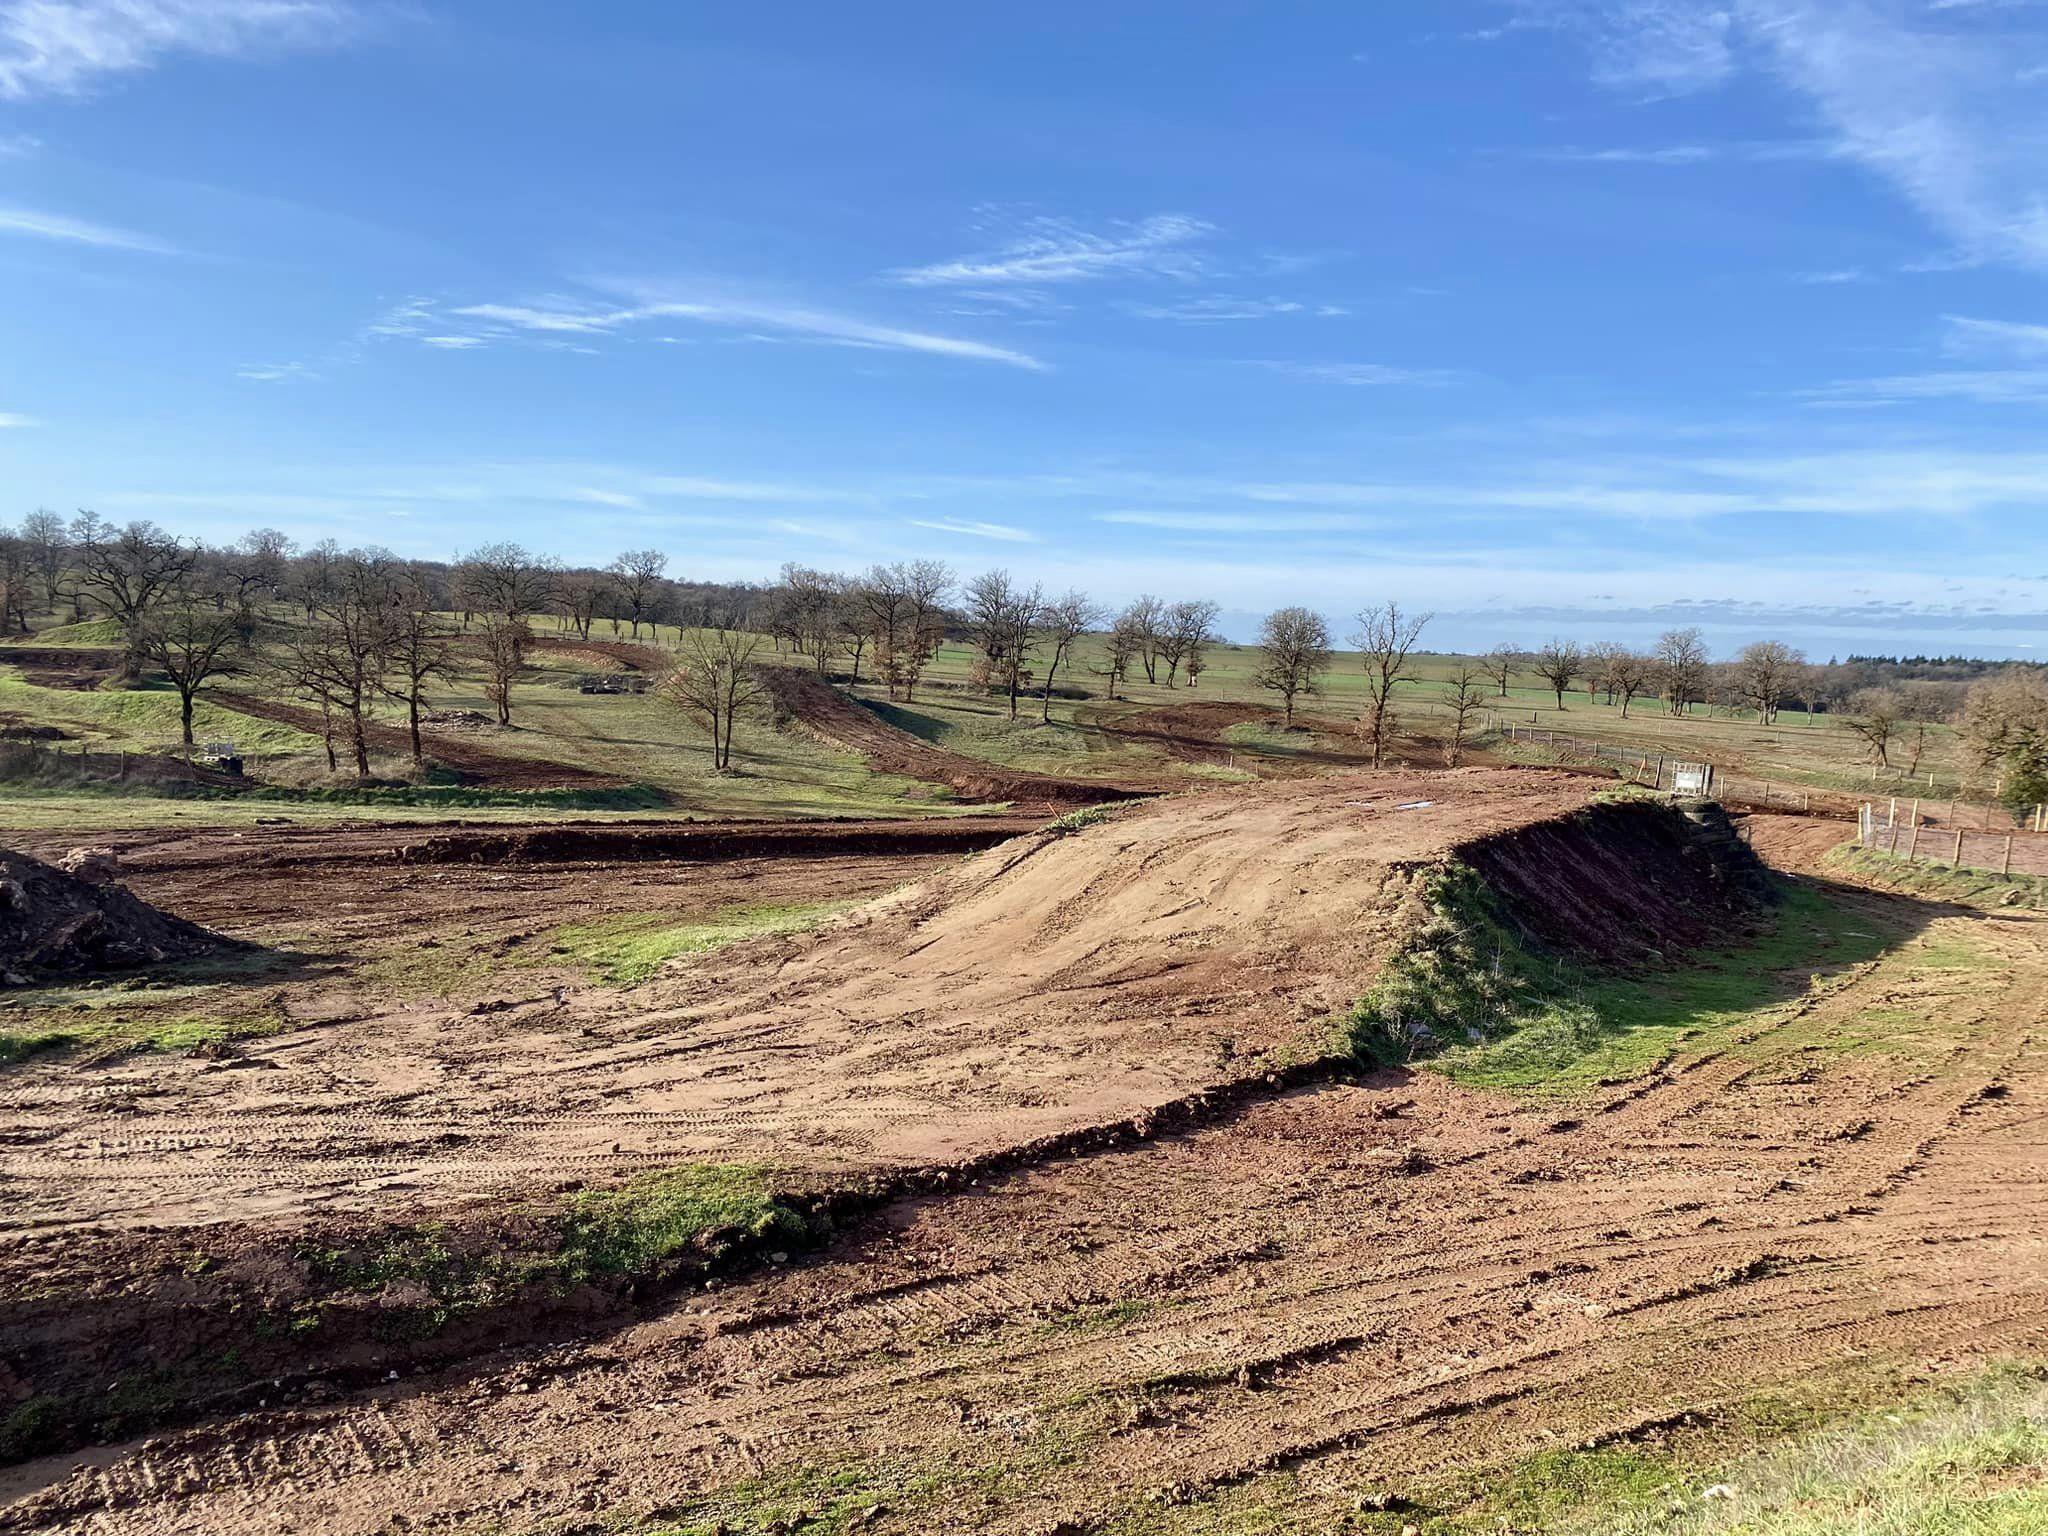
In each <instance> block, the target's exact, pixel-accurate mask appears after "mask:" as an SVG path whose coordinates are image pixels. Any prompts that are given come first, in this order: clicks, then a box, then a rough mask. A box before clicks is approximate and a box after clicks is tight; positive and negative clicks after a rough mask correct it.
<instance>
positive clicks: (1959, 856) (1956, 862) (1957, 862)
mask: <svg viewBox="0 0 2048 1536" xmlns="http://www.w3.org/2000/svg"><path fill="white" fill-rule="evenodd" d="M1948 867H1949V868H1950V869H1961V868H1962V867H1963V829H1962V828H1961V827H1957V828H1956V852H1955V857H1954V858H1952V859H1950V860H1949V861H1948Z"/></svg>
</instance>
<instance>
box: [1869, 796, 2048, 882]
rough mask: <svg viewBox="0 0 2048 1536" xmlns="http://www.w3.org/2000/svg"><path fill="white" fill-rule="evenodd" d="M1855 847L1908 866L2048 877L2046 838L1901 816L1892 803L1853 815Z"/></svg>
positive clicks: (1911, 810) (1907, 812)
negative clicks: (1881, 854)
mask: <svg viewBox="0 0 2048 1536" xmlns="http://www.w3.org/2000/svg"><path fill="white" fill-rule="evenodd" d="M1971 809H1975V808H1974V807H1972V808H1971ZM2037 820H2038V817H2037ZM1856 842H1857V845H1858V846H1859V847H1862V848H1868V849H1871V850H1873V851H1875V852H1878V853H1887V854H1890V855H1891V856H1892V857H1894V858H1898V859H1904V860H1905V861H1906V862H1907V863H1908V864H1934V865H1939V866H1941V867H1943V868H1947V869H1978V870H1983V871H1985V872H1986V873H1988V874H2000V875H2048V833H2044V832H2041V831H2030V830H2025V829H2022V828H2019V827H2015V826H2013V825H2011V823H2010V821H2008V823H2007V825H2006V826H2005V827H2004V828H2002V829H1992V828H1988V827H1983V826H1975V825H1964V823H1963V821H1961V820H1951V821H1949V822H1946V823H1943V822H1939V821H1936V820H1935V819H1934V818H1932V817H1929V816H1926V815H1924V814H1922V813H1921V812H1920V811H1918V810H1917V809H1916V808H1915V807H1914V806H1912V805H1911V804H1908V805H1907V806H1906V808H1905V809H1904V810H1903V811H1902V810H1901V809H1900V802H1898V801H1896V800H1894V801H1890V802H1885V801H1871V800H1866V801H1865V802H1864V803H1863V805H1862V806H1861V807H1860V808H1859V809H1858V811H1857V813H1856Z"/></svg>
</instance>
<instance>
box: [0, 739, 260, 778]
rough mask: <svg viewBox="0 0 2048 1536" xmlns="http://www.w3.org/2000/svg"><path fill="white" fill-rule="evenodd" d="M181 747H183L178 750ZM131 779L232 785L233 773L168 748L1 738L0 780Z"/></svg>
mask: <svg viewBox="0 0 2048 1536" xmlns="http://www.w3.org/2000/svg"><path fill="white" fill-rule="evenodd" d="M180 750H182V749H180ZM36 780H49V781H53V782H55V781H59V780H61V781H65V782H78V781H85V782H90V783H107V784H125V783H131V782H143V783H164V782H168V781H173V780H176V781H179V782H183V783H191V784H223V785H232V784H235V783H238V782H239V780H238V779H237V778H236V777H235V776H234V775H233V774H231V773H227V772H223V771H222V770H221V769H219V768H217V767H215V766H213V765H212V764H209V763H206V762H204V761H200V762H194V761H191V760H189V759H187V758H185V757H181V756H178V755H176V754H175V753H172V752H168V751H167V752H99V751H94V750H92V749H91V748H89V747H87V746H86V745H85V743H83V742H80V743H79V744H78V745H77V746H76V747H72V746H70V745H69V744H68V743H64V742H56V741H50V742H43V741H0V781H16V782H21V781H36Z"/></svg>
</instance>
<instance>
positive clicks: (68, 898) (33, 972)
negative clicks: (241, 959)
mask: <svg viewBox="0 0 2048 1536" xmlns="http://www.w3.org/2000/svg"><path fill="white" fill-rule="evenodd" d="M77 864H78V870H79V872H78V873H76V874H73V873H70V872H67V871H66V870H63V869H59V868H58V867H57V866H56V865H54V864H45V863H44V862H43V861H42V860H41V859H32V858H30V857H29V856H28V855H27V854H23V853H16V852H14V851H13V850H11V849H7V848H0V985H7V986H21V985H23V984H25V983H27V982H29V981H32V980H34V979H35V978H36V977H38V976H50V975H80V974H84V973H87V972H91V971H101V970H117V969H122V968H125V967H129V966H137V965H152V964H158V963H161V962H163V961H165V960H183V959H188V958H190V957H191V956H193V955H202V954H205V953H207V952H208V951H209V950H212V949H214V948H216V947H218V945H219V944H220V943H221V942H222V941H221V940H220V939H218V938H217V937H215V936H214V935H213V934H211V933H208V932H207V931H206V930H205V929H204V928H200V927H198V926H196V925H195V924H192V923H188V922H186V921H185V920H184V919H183V918H177V917H172V916H171V915H170V914H169V913H168V912H161V911H158V910H157V909H156V908H155V907H153V906H151V905H150V904H149V903H148V902H146V901H144V900H142V899H141V898H140V897H138V896H136V895H135V894H134V893H133V892H131V891H129V890H128V889H126V888H125V887H123V886H121V885H118V884H116V883H114V880H113V878H112V876H113V871H112V869H111V868H110V867H109V864H108V861H107V860H106V858H105V856H104V855H103V854H98V853H89V854H87V855H86V856H84V857H81V858H80V859H79V860H78V861H77Z"/></svg>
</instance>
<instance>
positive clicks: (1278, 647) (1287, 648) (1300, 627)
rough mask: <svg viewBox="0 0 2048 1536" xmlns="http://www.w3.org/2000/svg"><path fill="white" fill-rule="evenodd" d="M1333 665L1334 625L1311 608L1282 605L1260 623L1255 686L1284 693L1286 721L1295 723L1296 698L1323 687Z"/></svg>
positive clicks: (1253, 681)
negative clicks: (1323, 677) (1331, 658)
mask: <svg viewBox="0 0 2048 1536" xmlns="http://www.w3.org/2000/svg"><path fill="white" fill-rule="evenodd" d="M1329 667H1330V625H1329V622H1328V621H1327V620H1326V619H1324V617H1323V616H1322V615H1321V614H1320V613H1317V612H1315V611H1314V610H1312V609H1308V608H1278V609H1275V610H1274V611H1273V612H1271V613H1269V614H1267V615H1266V617H1265V620H1264V622H1262V623H1261V624H1260V625H1259V665H1258V669H1257V670H1256V671H1254V672H1253V673H1252V683H1253V686H1255V687H1259V688H1267V689H1271V690H1272V691H1273V692H1274V693H1277V694H1279V695H1280V706H1281V709H1282V711H1283V714H1284V718H1285V724H1286V725H1287V726H1289V727H1290V728H1291V727H1292V726H1293V724H1294V701H1295V700H1296V699H1297V698H1298V697H1302V696H1304V695H1306V696H1309V697H1313V696H1314V695H1315V694H1317V693H1318V692H1320V691H1321V689H1322V675H1323V673H1325V672H1326V671H1328V670H1329Z"/></svg>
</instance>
